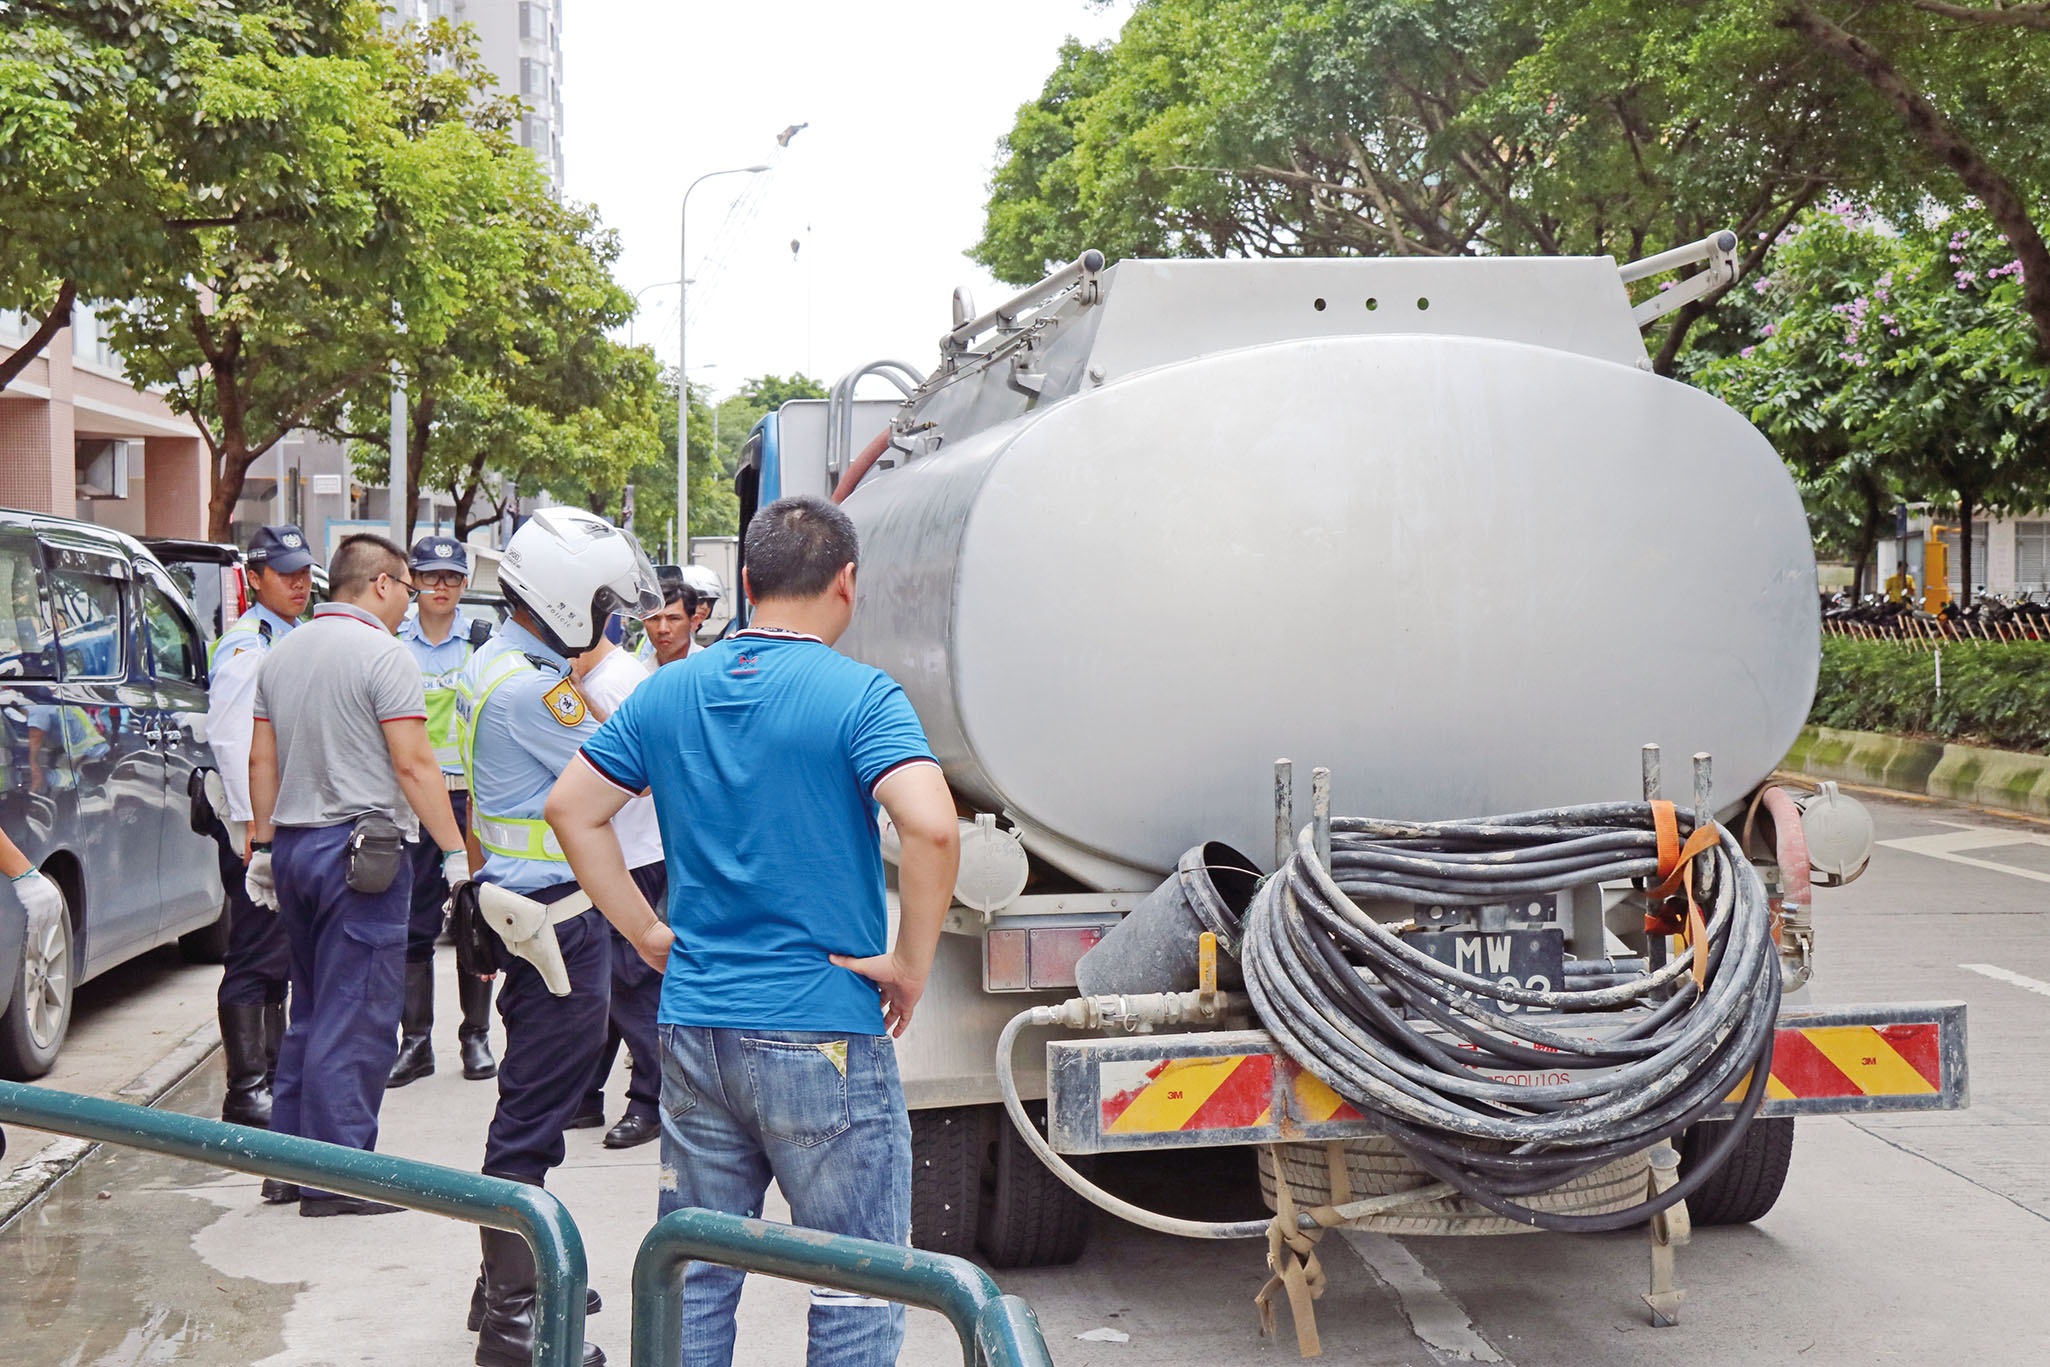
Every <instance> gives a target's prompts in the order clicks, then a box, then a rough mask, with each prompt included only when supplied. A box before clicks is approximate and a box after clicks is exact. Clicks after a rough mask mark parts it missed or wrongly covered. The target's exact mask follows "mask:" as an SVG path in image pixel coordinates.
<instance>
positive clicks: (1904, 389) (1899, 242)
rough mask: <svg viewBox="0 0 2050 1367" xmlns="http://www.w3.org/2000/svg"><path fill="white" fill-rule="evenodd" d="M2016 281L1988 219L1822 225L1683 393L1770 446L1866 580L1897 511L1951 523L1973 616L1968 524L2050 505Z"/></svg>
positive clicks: (1760, 283) (2045, 420)
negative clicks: (1923, 503)
mask: <svg viewBox="0 0 2050 1367" xmlns="http://www.w3.org/2000/svg"><path fill="white" fill-rule="evenodd" d="M2021 275H2022V268H2021V265H2020V263H2019V261H2018V260H2017V259H2016V258H2015V257H2014V256H2013V254H2012V248H2011V247H2010V245H2009V244H2008V242H2007V240H2006V238H2005V236H2004V235H2003V234H2002V233H2000V232H1999V231H1998V230H1996V229H1995V228H1994V227H1993V225H1992V222H1991V220H1990V218H1989V217H1988V216H1987V215H1985V214H1984V213H1983V212H1978V211H1971V210H1967V211H1961V212H1959V213H1957V214H1954V215H1951V216H1949V217H1947V218H1944V219H1942V220H1940V221H1937V222H1935V223H1933V224H1926V225H1925V224H1921V223H1917V224H1915V225H1913V226H1911V227H1909V228H1908V229H1906V230H1905V231H1896V230H1894V229H1893V228H1891V227H1890V226H1888V225H1886V224H1885V223H1883V222H1880V221H1877V220H1871V219H1867V218H1864V217H1862V216H1859V215H1857V214H1854V213H1851V212H1849V211H1848V210H1845V209H1841V208H1839V209H1836V210H1832V211H1822V212H1817V213H1814V214H1811V215H1809V216H1808V217H1807V218H1805V219H1804V220H1803V221H1802V222H1801V224H1800V225H1798V228H1797V230H1796V231H1794V232H1792V233H1790V234H1789V235H1788V240H1787V241H1786V242H1785V243H1784V244H1783V245H1782V246H1781V247H1780V249H1779V251H1778V253H1777V254H1776V257H1775V266H1774V270H1773V273H1772V274H1771V275H1770V276H1768V277H1762V278H1760V279H1759V280H1757V281H1754V282H1753V292H1754V293H1755V294H1756V295H1757V296H1758V303H1759V306H1760V308H1759V312H1760V314H1762V316H1763V318H1764V319H1765V321H1763V322H1762V323H1760V324H1759V326H1758V329H1757V340H1756V341H1755V342H1754V343H1753V344H1751V345H1748V346H1745V347H1743V348H1742V349H1740V350H1738V351H1736V352H1734V353H1733V354H1730V355H1727V356H1723V357H1721V358H1719V359H1715V360H1713V361H1709V362H1707V363H1705V364H1703V365H1702V366H1701V367H1700V368H1699V370H1698V371H1697V373H1696V376H1695V378H1696V379H1697V380H1698V382H1699V383H1701V384H1703V385H1704V386H1705V387H1707V388H1709V389H1711V390H1713V391H1715V392H1717V393H1719V394H1721V395H1722V397H1723V398H1724V399H1725V400H1727V401H1728V402H1729V403H1731V404H1732V405H1734V406H1736V407H1737V408H1739V409H1740V410H1743V411H1745V412H1747V413H1748V414H1749V415H1750V417H1751V420H1752V421H1753V422H1754V423H1756V424H1758V426H1759V427H1760V428H1761V429H1762V430H1763V431H1764V432H1765V433H1766V434H1767V435H1768V436H1770V437H1771V438H1772V439H1773V441H1774V442H1775V443H1776V444H1777V445H1778V446H1779V448H1780V450H1781V452H1782V454H1784V455H1786V456H1787V458H1788V461H1789V464H1790V465H1792V466H1793V468H1794V470H1795V472H1796V475H1797V477H1798V478H1800V479H1801V481H1802V484H1803V487H1804V492H1806V493H1807V494H1808V495H1809V496H1810V508H1811V514H1812V516H1813V518H1814V520H1815V521H1816V522H1817V524H1818V530H1820V531H1826V530H1830V529H1834V530H1835V532H1836V534H1837V535H1838V536H1840V537H1842V539H1843V541H1842V544H1843V545H1844V547H1845V549H1846V550H1847V551H1848V552H1849V553H1850V554H1851V555H1852V556H1853V558H1854V560H1855V563H1856V564H1857V565H1858V566H1859V569H1860V571H1861V572H1862V570H1863V568H1864V566H1865V564H1866V563H1867V562H1868V560H1869V557H1870V554H1871V551H1872V548H1873V546H1874V544H1875V543H1876V542H1877V540H1878V538H1879V536H1880V529H1881V527H1882V526H1883V523H1884V519H1885V517H1886V514H1887V512H1888V511H1889V510H1890V509H1891V507H1892V506H1893V504H1894V502H1895V501H1896V500H1910V501H1918V500H1933V501H1936V502H1939V503H1942V504H1946V505H1951V506H1955V507H1956V509H1957V511H1958V515H1959V517H1960V520H1961V521H1962V523H1963V525H1964V532H1963V534H1962V536H1961V537H1960V543H1961V548H1962V551H1963V557H1964V563H1963V565H1962V566H1961V569H1962V572H1963V580H1964V585H1965V594H1966V597H1967V599H1969V596H1970V592H1971V574H1972V566H1971V561H1970V557H1971V523H1972V520H1973V518H1974V517H1975V515H1977V514H1980V513H1983V512H1985V511H1987V510H1990V509H1995V508H2028V507H2039V506H2042V505H2043V504H2044V503H2045V502H2046V501H2050V461H2046V457H2050V400H2046V385H2045V381H2046V378H2050V376H2046V372H2045V369H2044V366H2043V364H2042V362H2041V361H2040V359H2039V358H2038V356H2037V354H2036V349H2035V339H2034V334H2033V330H2032V328H2031V326H2030V321H2029V319H2028V316H2027V314H2026V313H2025V312H2024V311H2023V310H2022V309H2021V308H2020V305H2019V295H2020V293H2021V290H2022V282H2021Z"/></svg>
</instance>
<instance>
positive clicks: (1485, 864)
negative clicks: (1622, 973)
mask: <svg viewBox="0 0 2050 1367" xmlns="http://www.w3.org/2000/svg"><path fill="white" fill-rule="evenodd" d="M1677 824H1678V825H1679V827H1680V829H1681V831H1682V833H1683V834H1685V833H1687V832H1690V831H1691V829H1692V822H1691V820H1690V819H1689V818H1688V817H1687V816H1686V815H1685V814H1684V813H1683V814H1679V817H1678V823H1677ZM1701 863H1702V866H1704V873H1705V875H1706V876H1705V878H1704V879H1702V880H1699V881H1698V885H1697V887H1696V889H1695V893H1696V897H1697V899H1698V900H1699V901H1700V902H1701V903H1702V904H1703V905H1704V907H1705V908H1706V909H1707V926H1706V934H1705V938H1704V939H1703V941H1702V942H1700V943H1697V944H1695V945H1693V946H1692V947H1690V948H1689V949H1688V950H1687V951H1686V952H1685V953H1683V954H1681V955H1680V956H1678V957H1677V958H1676V959H1674V960H1673V961H1672V962H1671V963H1668V964H1666V965H1664V966H1663V967H1661V968H1659V969H1658V970H1657V971H1655V972H1651V973H1647V974H1644V975H1641V976H1637V977H1632V978H1629V979H1627V980H1624V981H1620V982H1610V983H1607V984H1606V985H1602V986H1593V987H1590V988H1588V989H1586V990H1566V989H1564V988H1562V989H1561V990H1558V991H1538V990H1533V989H1529V988H1525V987H1515V986H1507V985H1504V984H1501V983H1497V982H1494V981H1492V980H1490V979H1487V978H1482V977H1478V976H1475V975H1473V974H1470V973H1465V972H1462V971H1460V970H1458V969H1456V968H1452V967H1450V966H1448V965H1446V964H1442V963H1440V962H1438V961H1437V960H1435V959H1432V958H1430V957H1429V956H1427V955H1425V954H1424V953H1423V952H1422V951H1420V950H1418V949H1416V948H1415V947H1414V946H1412V945H1409V944H1407V943H1405V942H1404V940H1403V939H1402V937H1401V936H1400V935H1399V934H1397V933H1396V932H1395V931H1394V930H1393V929H1391V928H1389V927H1388V926H1384V925H1382V924H1380V923H1379V922H1376V921H1375V920H1374V919H1373V918H1372V917H1370V916H1368V915H1367V914H1366V913H1365V912H1363V911H1361V910H1360V908H1359V906H1358V905H1357V904H1356V903H1355V901H1354V900H1353V899H1354V898H1356V897H1359V898H1367V899H1373V900H1380V899H1386V900H1393V901H1399V902H1409V903H1417V904H1423V905H1436V906H1486V905H1493V904H1500V903H1507V902H1515V901H1516V900H1518V899H1519V898H1526V897H1531V896H1535V895H1537V894H1540V893H1545V892H1552V891H1556V890H1558V889H1561V888H1566V887H1572V886H1576V885H1585V884H1588V883H1595V882H1608V881H1614V880H1622V879H1630V878H1645V877H1649V876H1651V875H1654V874H1655V873H1657V872H1658V867H1659V860H1658V836H1657V832H1656V828H1655V826H1654V824H1653V814H1652V808H1651V805H1650V804H1649V803H1599V804H1594V805H1589V806H1582V807H1563V808H1557V809H1553V810H1549V811H1539V812H1524V813H1521V814H1518V815H1515V816H1503V817H1494V818H1490V819H1487V820H1482V821H1441V822H1394V821H1377V820H1368V819H1361V818H1336V819H1334V820H1333V821H1332V822H1331V859H1330V866H1329V868H1326V867H1325V865H1324V864H1323V863H1321V862H1320V861H1319V860H1318V858H1317V852H1316V846H1315V844H1314V842H1313V839H1312V835H1311V832H1310V831H1308V830H1305V831H1304V832H1303V835H1302V837H1301V839H1300V841H1299V842H1298V845H1297V849H1296V852H1295V854H1294V855H1293V856H1292V857H1291V858H1290V859H1289V861H1288V862H1287V863H1286V864H1285V865H1283V866H1282V868H1281V869H1280V870H1279V871H1278V872H1277V873H1276V874H1275V875H1274V876H1273V877H1271V878H1270V879H1268V880H1267V882H1266V883H1264V884H1263V885H1262V886H1261V889H1260V891H1259V893H1258V894H1257V895H1256V896H1255V897H1254V899H1253V904H1252V907H1251V908H1250V909H1249V911H1248V913H1247V916H1246V926H1245V935H1244V943H1243V948H1242V950H1241V956H1240V957H1241V960H1242V962H1243V965H1244V968H1245V975H1246V990H1247V992H1248V993H1249V994H1250V995H1251V997H1252V999H1253V1004H1254V1007H1255V1009H1256V1010H1257V1011H1258V1013H1259V1016H1260V1020H1261V1023H1262V1024H1263V1025H1265V1026H1266V1027H1267V1029H1268V1031H1269V1032H1270V1033H1271V1034H1273V1036H1274V1037H1275V1039H1276V1040H1278V1041H1279V1042H1280V1044H1281V1046H1282V1047H1283V1048H1284V1049H1285V1050H1286V1051H1287V1052H1288V1054H1289V1055H1290V1056H1291V1057H1292V1058H1293V1059H1294V1060H1295V1061H1296V1062H1297V1063H1299V1064H1301V1065H1302V1066H1303V1068H1304V1069H1305V1070H1307V1071H1308V1072H1310V1073H1313V1074H1315V1075H1316V1076H1317V1077H1318V1078H1320V1079H1322V1080H1323V1081H1324V1082H1325V1083H1326V1084H1327V1085H1328V1086H1330V1087H1331V1089H1332V1090H1333V1091H1335V1092H1337V1093H1338V1094H1339V1095H1340V1096H1342V1097H1344V1098H1345V1099H1346V1100H1347V1101H1349V1102H1351V1103H1352V1104H1353V1105H1354V1106H1355V1107H1357V1108H1358V1109H1359V1110H1360V1111H1361V1113H1362V1114H1364V1115H1367V1116H1369V1117H1370V1118H1371V1119H1372V1120H1373V1121H1374V1123H1375V1124H1376V1125H1377V1126H1379V1127H1380V1128H1381V1129H1383V1130H1384V1131H1385V1132H1386V1133H1387V1134H1388V1136H1389V1137H1390V1138H1391V1139H1393V1140H1394V1141H1395V1142H1396V1143H1397V1144H1398V1145H1400V1146H1401V1147H1402V1149H1403V1150H1404V1151H1405V1152H1406V1153H1408V1155H1409V1156H1410V1158H1411V1159H1412V1160H1414V1161H1415V1162H1416V1163H1417V1165H1418V1166H1419V1167H1421V1168H1423V1169H1424V1170H1425V1171H1427V1172H1429V1173H1430V1174H1431V1175H1432V1176H1434V1177H1436V1178H1438V1179H1439V1180H1440V1181H1443V1182H1446V1183H1448V1184H1449V1185H1451V1186H1452V1187H1454V1188H1456V1189H1457V1190H1458V1191H1459V1192H1460V1193H1461V1194H1463V1195H1464V1196H1466V1197H1468V1198H1469V1199H1471V1200H1473V1201H1474V1202H1476V1203H1478V1204H1480V1205H1482V1206H1485V1207H1486V1208H1488V1209H1489V1210H1492V1211H1494V1212H1495V1213H1496V1214H1498V1215H1502V1216H1506V1217H1508V1218H1510V1219H1514V1220H1519V1221H1522V1222H1524V1223H1527V1224H1531V1225H1536V1226H1539V1227H1541V1228H1545V1229H1555V1230H1569V1231H1589V1230H1605V1229H1622V1228H1627V1227H1629V1226H1631V1225H1634V1224H1637V1223H1640V1222H1642V1221H1643V1220H1644V1219H1645V1218H1646V1217H1647V1216H1649V1215H1652V1214H1654V1213H1656V1212H1658V1211H1660V1210H1664V1209H1666V1208H1667V1207H1669V1206H1672V1205H1674V1204H1677V1203H1678V1202H1679V1201H1681V1200H1683V1199H1685V1198H1686V1196H1687V1194H1688V1193H1689V1192H1691V1191H1693V1190H1694V1189H1695V1188H1696V1187H1698V1186H1700V1184H1701V1183H1702V1182H1703V1181H1705V1180H1707V1178H1708V1177H1709V1176H1710V1175H1712V1174H1713V1173H1714V1171H1715V1169H1716V1168H1717V1167H1719V1166H1721V1164H1722V1163H1723V1162H1724V1161H1725V1160H1726V1159H1727V1158H1728V1157H1729V1156H1730V1155H1731V1154H1732V1153H1733V1152H1734V1151H1735V1149H1736V1146H1737V1145H1738V1143H1740V1142H1741V1141H1742V1139H1743V1136H1744V1132H1745V1130H1746V1128H1748V1126H1749V1125H1750V1123H1751V1120H1752V1118H1753V1117H1754V1116H1755V1115H1756V1114H1757V1113H1758V1107H1759V1105H1760V1103H1761V1102H1763V1101H1764V1099H1765V1083H1766V1076H1767V1074H1768V1072H1769V1071H1770V1066H1771V1060H1772V1041H1773V1027H1774V1023H1775V1021H1776V1020H1777V1018H1778V1015H1779V1003H1780V968H1779V956H1778V953H1777V951H1776V950H1775V948H1774V946H1773V943H1772V913H1771V909H1770V907H1769V905H1768V903H1767V901H1766V895H1765V888H1764V886H1763V884H1761V883H1760V882H1759V879H1758V875H1757V873H1756V872H1755V871H1754V870H1753V869H1752V868H1751V865H1750V863H1749V861H1747V860H1746V859H1745V858H1744V856H1743V852H1742V851H1741V849H1740V848H1739V847H1738V845H1737V842H1736V840H1735V839H1734V838H1733V837H1732V836H1731V835H1730V834H1729V833H1728V832H1727V831H1719V832H1718V838H1717V840H1716V842H1715V845H1714V846H1713V847H1712V849H1711V850H1710V851H1708V852H1707V853H1705V854H1704V855H1703V856H1702V861H1701ZM1703 954H1705V955H1706V956H1707V974H1706V982H1705V985H1704V986H1700V987H1697V985H1696V982H1695V979H1694V976H1693V972H1692V970H1693V965H1694V959H1695V956H1696V955H1703ZM1490 1004H1495V1005H1494V1006H1493V1008H1492V1009H1491V1005H1490ZM1508 1005H1513V1006H1515V1007H1519V1008H1533V1007H1535V1008H1542V1011H1543V1013H1542V1014H1535V1015H1533V1014H1527V1013H1526V1012H1524V1011H1516V1012H1514V1013H1510V1012H1505V1011H1503V1010H1501V1009H1500V1008H1501V1007H1502V1006H1508ZM1633 1008H1645V1009H1644V1010H1643V1013H1642V1014H1641V1015H1639V1016H1637V1017H1636V1018H1635V1019H1634V1020H1632V1021H1631V1023H1629V1024H1627V1025H1624V1026H1622V1027H1621V1028H1615V1027H1616V1021H1617V1013H1618V1012H1623V1011H1628V1010H1631V1009H1633ZM1424 1023H1429V1024H1430V1025H1433V1026H1435V1027H1437V1033H1432V1032H1429V1031H1426V1030H1424V1029H1422V1028H1420V1026H1421V1025H1422V1024H1424ZM1590 1036H1592V1037H1590ZM1533 1066H1542V1067H1544V1068H1545V1069H1546V1070H1547V1071H1557V1072H1564V1073H1568V1074H1577V1075H1579V1076H1576V1077H1575V1078H1574V1080H1572V1081H1569V1082H1563V1083H1557V1084H1552V1085H1545V1086H1530V1087H1526V1086H1519V1085H1516V1084H1513V1083H1507V1082H1502V1081H1499V1080H1497V1079H1495V1078H1493V1077H1491V1076H1489V1075H1488V1074H1487V1072H1486V1071H1484V1070H1486V1069H1490V1068H1493V1069H1518V1070H1521V1069H1528V1068H1530V1067H1533ZM1747 1072H1749V1074H1750V1081H1749V1084H1748V1086H1746V1088H1745V1092H1744V1096H1743V1098H1742V1099H1741V1101H1740V1103H1739V1105H1738V1107H1737V1111H1736V1115H1735V1118H1734V1120H1733V1121H1732V1123H1731V1124H1730V1125H1729V1126H1727V1127H1726V1129H1725V1132H1724V1133H1723V1135H1722V1136H1721V1137H1720V1139H1719V1141H1718V1142H1717V1143H1716V1145H1715V1146H1714V1147H1713V1148H1712V1149H1711V1150H1710V1151H1709V1152H1708V1153H1706V1154H1704V1155H1703V1156H1702V1157H1701V1158H1700V1159H1699V1160H1697V1161H1696V1162H1694V1163H1692V1164H1690V1165H1689V1170H1688V1171H1687V1172H1686V1173H1684V1174H1683V1175H1682V1176H1681V1177H1680V1179H1679V1180H1678V1181H1677V1182H1676V1183H1675V1184H1674V1185H1673V1186H1672V1187H1671V1188H1669V1189H1668V1190H1666V1191H1665V1192H1662V1193H1660V1194H1659V1195H1658V1196H1655V1197H1653V1198H1651V1199H1649V1200H1647V1201H1645V1202H1644V1203H1642V1204H1639V1205H1637V1206H1633V1207H1631V1208H1629V1209H1627V1210H1619V1211H1612V1212H1608V1213H1606V1214H1599V1215H1566V1214H1558V1213H1552V1212H1546V1211H1539V1210H1533V1209H1531V1208H1530V1207H1528V1206H1526V1205H1524V1204H1522V1202H1521V1200H1520V1198H1525V1197H1528V1196H1530V1195H1532V1194H1534V1193H1537V1192H1541V1191H1547V1190H1550V1189H1551V1188H1553V1187H1557V1186H1559V1185H1561V1184H1563V1183H1566V1182H1570V1181H1572V1180H1573V1179H1574V1178H1576V1177H1579V1176H1582V1175H1584V1174H1586V1173H1589V1172H1592V1171H1594V1170H1595V1169H1597V1168H1599V1167H1601V1166H1603V1165H1604V1164H1607V1163H1611V1162H1614V1161H1615V1160H1616V1159H1618V1158H1621V1157H1624V1156H1626V1155H1628V1154H1633V1153H1638V1152H1641V1151H1642V1150H1644V1149H1646V1148H1649V1147H1651V1146H1652V1145H1654V1144H1656V1143H1658V1142H1659V1141H1660V1140H1663V1139H1669V1138H1672V1137H1674V1136H1676V1135H1678V1134H1679V1133H1680V1132H1681V1131H1683V1130H1685V1129H1686V1128H1687V1127H1688V1126H1690V1125H1692V1124H1694V1123H1695V1122H1696V1121H1698V1120H1700V1119H1701V1118H1702V1117H1704V1116H1706V1115H1708V1114H1709V1113H1710V1112H1712V1111H1713V1110H1715V1109H1716V1108H1717V1107H1719V1106H1720V1105H1722V1104H1723V1102H1724V1101H1725V1099H1726V1098H1728V1097H1729V1095H1730V1094H1731V1093H1732V1092H1733V1091H1734V1090H1735V1089H1736V1088H1737V1087H1738V1085H1739V1084H1740V1083H1742V1082H1743V1080H1744V1077H1745V1074H1746V1073H1747Z"/></svg>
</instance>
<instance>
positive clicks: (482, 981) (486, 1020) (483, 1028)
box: [456, 969, 498, 1082]
mask: <svg viewBox="0 0 2050 1367" xmlns="http://www.w3.org/2000/svg"><path fill="white" fill-rule="evenodd" d="M456 996H457V997H458V998H459V999H460V1000H461V1001H462V1004H463V1023H462V1025H461V1026H460V1027H458V1029H457V1030H456V1040H457V1042H458V1043H459V1044H460V1045H461V1047H462V1051H463V1076H464V1077H466V1078H468V1079H470V1081H472V1082H477V1081H480V1080H482V1079H484V1078H487V1077H497V1076H498V1060H497V1059H495V1058H493V1057H491V979H489V978H480V977H478V976H477V975H476V974H474V973H464V972H462V971H461V970H460V969H459V970H457V972H456Z"/></svg>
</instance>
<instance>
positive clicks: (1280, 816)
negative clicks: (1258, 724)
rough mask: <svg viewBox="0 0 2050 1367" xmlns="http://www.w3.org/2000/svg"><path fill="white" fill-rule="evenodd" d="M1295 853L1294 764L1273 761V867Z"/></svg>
mask: <svg viewBox="0 0 2050 1367" xmlns="http://www.w3.org/2000/svg"><path fill="white" fill-rule="evenodd" d="M1294 853H1295V765H1294V763H1293V762H1291V761H1289V760H1285V759H1278V760H1275V761H1274V867H1275V868H1276V869H1277V870H1279V869H1280V868H1281V866H1282V865H1283V864H1286V863H1287V862H1288V857H1289V856H1290V855H1292V854H1294Z"/></svg>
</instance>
